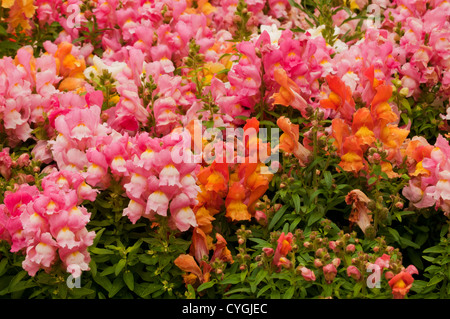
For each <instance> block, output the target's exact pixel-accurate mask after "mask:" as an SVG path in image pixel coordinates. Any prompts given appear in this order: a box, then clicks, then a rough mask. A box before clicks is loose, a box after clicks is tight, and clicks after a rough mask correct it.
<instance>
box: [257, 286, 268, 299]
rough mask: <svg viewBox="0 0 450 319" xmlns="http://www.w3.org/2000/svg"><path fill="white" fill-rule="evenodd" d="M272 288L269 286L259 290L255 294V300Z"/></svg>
mask: <svg viewBox="0 0 450 319" xmlns="http://www.w3.org/2000/svg"><path fill="white" fill-rule="evenodd" d="M271 287H272V286H271V285H270V284H269V285H267V286H264V287H263V288H261V290H260V291H258V293H257V294H256V298H259V297H260V296H261V295H262V294H263V293H265V292H266V291H267V290H269V289H270V288H271Z"/></svg>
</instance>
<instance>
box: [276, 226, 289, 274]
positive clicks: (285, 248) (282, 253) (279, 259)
mask: <svg viewBox="0 0 450 319" xmlns="http://www.w3.org/2000/svg"><path fill="white" fill-rule="evenodd" d="M292 241H293V235H292V233H288V234H287V235H286V234H285V233H284V232H283V233H281V235H280V237H279V238H278V240H277V243H278V245H277V249H276V250H275V254H274V256H273V264H274V265H275V266H277V267H280V266H282V265H287V263H288V261H289V260H288V259H287V258H286V256H287V254H288V253H289V252H290V251H291V250H292Z"/></svg>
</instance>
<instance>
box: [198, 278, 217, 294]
mask: <svg viewBox="0 0 450 319" xmlns="http://www.w3.org/2000/svg"><path fill="white" fill-rule="evenodd" d="M216 283H217V280H215V279H214V280H211V281H208V282H204V283H203V284H201V285H200V286H198V288H197V291H198V292H200V291H203V290H205V289H209V288H211V287H213V286H214V285H215V284H216Z"/></svg>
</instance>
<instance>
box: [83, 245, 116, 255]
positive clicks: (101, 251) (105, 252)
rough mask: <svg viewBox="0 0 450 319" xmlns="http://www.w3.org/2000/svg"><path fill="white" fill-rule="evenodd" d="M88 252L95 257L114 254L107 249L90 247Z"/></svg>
mask: <svg viewBox="0 0 450 319" xmlns="http://www.w3.org/2000/svg"><path fill="white" fill-rule="evenodd" d="M89 251H90V252H91V253H93V254H95V255H113V254H114V252H113V251H112V250H109V249H104V248H97V247H90V248H89Z"/></svg>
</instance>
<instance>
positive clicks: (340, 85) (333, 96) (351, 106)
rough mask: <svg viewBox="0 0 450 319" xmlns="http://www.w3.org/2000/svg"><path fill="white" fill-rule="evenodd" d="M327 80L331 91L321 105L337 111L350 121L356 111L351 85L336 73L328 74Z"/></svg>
mask: <svg viewBox="0 0 450 319" xmlns="http://www.w3.org/2000/svg"><path fill="white" fill-rule="evenodd" d="M326 80H327V83H328V86H329V87H330V90H331V93H330V94H329V95H328V98H327V99H323V100H320V106H322V107H323V108H326V109H333V110H335V111H337V112H338V113H339V114H340V115H341V117H342V118H343V119H344V120H346V121H347V122H349V123H350V122H351V120H352V116H353V113H355V101H353V97H352V91H351V89H350V87H348V86H347V85H345V83H344V81H342V80H341V79H340V78H339V77H337V76H334V75H327V77H326Z"/></svg>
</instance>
